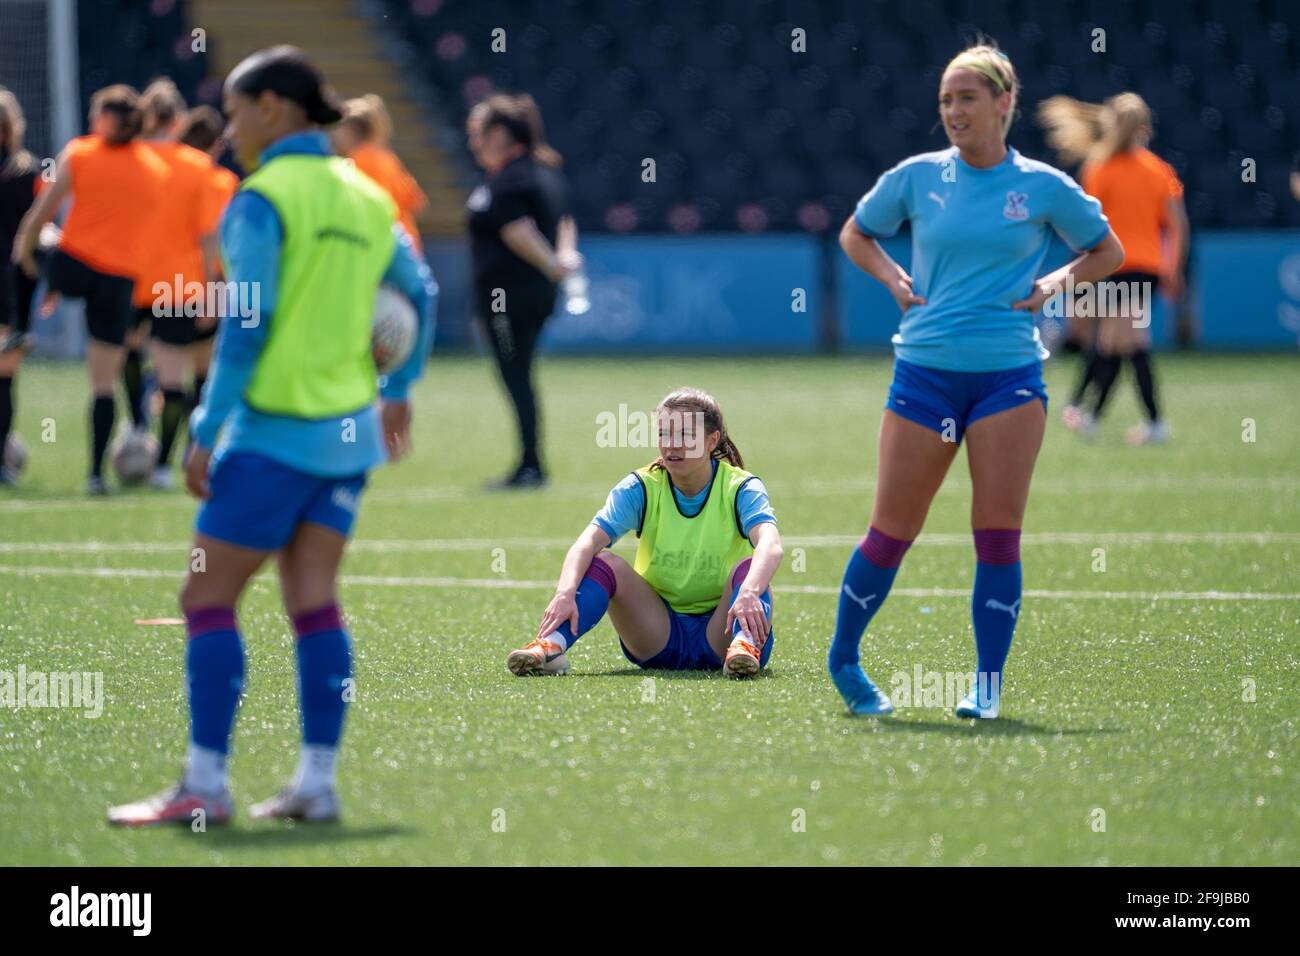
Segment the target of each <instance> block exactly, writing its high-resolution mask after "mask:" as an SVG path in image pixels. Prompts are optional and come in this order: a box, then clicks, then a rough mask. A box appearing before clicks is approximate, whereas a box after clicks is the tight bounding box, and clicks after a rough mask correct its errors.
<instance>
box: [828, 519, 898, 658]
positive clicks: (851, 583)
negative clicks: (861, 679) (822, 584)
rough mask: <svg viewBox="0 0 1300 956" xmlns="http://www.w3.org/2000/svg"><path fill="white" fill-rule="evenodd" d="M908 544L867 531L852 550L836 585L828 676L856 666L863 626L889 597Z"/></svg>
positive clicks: (864, 627) (875, 530)
mask: <svg viewBox="0 0 1300 956" xmlns="http://www.w3.org/2000/svg"><path fill="white" fill-rule="evenodd" d="M911 544H912V542H910V541H902V540H900V539H898V538H892V537H890V536H889V535H887V534H885V533H884V532H883V531H880V530H878V529H876V528H871V529H870V530H869V531H868V532H867V536H866V537H865V538H863V539H862V543H861V544H859V545H858V546H857V548H855V549H854V551H853V554H852V555H851V556H850V557H849V563H848V566H847V567H846V568H845V569H844V581H843V583H842V584H841V585H840V604H839V610H838V612H837V613H836V615H835V636H834V637H833V638H831V649H830V653H829V654H828V655H827V658H826V663H827V666H828V667H829V668H830V670H831V672H832V673H835V672H836V671H839V670H841V669H842V668H845V667H855V666H858V664H859V656H858V645H859V644H861V642H862V634H863V632H864V631H866V629H867V624H868V623H870V621H871V618H872V617H874V616H875V613H876V611H878V610H879V609H880V605H882V604H883V603H884V602H885V598H886V597H887V596H888V595H889V589H890V588H891V587H892V586H893V584H894V578H895V577H896V576H897V574H898V566H899V564H900V563H901V562H902V560H903V555H904V554H906V553H907V549H908V548H909V547H910V546H911Z"/></svg>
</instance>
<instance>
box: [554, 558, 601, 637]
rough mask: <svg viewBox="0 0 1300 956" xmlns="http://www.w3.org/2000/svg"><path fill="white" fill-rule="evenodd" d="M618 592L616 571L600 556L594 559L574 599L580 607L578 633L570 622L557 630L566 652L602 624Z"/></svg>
mask: <svg viewBox="0 0 1300 956" xmlns="http://www.w3.org/2000/svg"><path fill="white" fill-rule="evenodd" d="M617 590H618V580H617V579H616V578H615V577H614V569H613V568H611V567H610V566H609V565H608V564H606V563H605V562H604V561H602V560H601V559H600V557H599V556H597V557H594V558H592V559H591V566H590V567H589V568H587V573H586V574H584V575H583V576H582V580H581V581H579V582H578V592H577V594H575V595H574V598H573V600H574V602H575V603H576V604H577V605H578V633H577V634H574V633H573V628H572V627H570V626H569V622H568V621H565V622H564V623H563V624H561V625H560V626H559V627H557V628H556V629H555V634H558V635H560V637H562V638H563V639H564V647H565V649H566V650H567V649H568V648H570V647H572V646H573V645H574V643H576V642H577V640H578V638H580V637H582V635H584V634H586V633H587V632H588V631H590V630H591V629H592V628H593V627H595V626H596V625H597V624H599V623H600V619H601V618H602V617H604V616H605V612H606V611H607V610H609V602H610V601H611V600H612V599H613V597H614V593H615V592H616V591H617ZM543 636H546V635H543Z"/></svg>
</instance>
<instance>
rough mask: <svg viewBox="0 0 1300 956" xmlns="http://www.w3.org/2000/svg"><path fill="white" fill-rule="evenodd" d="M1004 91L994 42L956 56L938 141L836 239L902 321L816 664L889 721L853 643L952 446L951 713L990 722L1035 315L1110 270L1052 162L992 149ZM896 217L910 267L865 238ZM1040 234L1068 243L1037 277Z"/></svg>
mask: <svg viewBox="0 0 1300 956" xmlns="http://www.w3.org/2000/svg"><path fill="white" fill-rule="evenodd" d="M1019 92H1020V86H1019V82H1018V81H1017V79H1016V73H1015V69H1014V67H1013V66H1012V65H1011V61H1010V60H1009V59H1008V58H1007V56H1006V55H1005V54H1004V53H1002V52H1001V51H1000V50H998V49H997V48H996V47H995V46H993V45H991V44H979V45H976V46H972V47H970V48H969V49H966V50H964V51H962V52H961V53H960V54H958V55H957V56H956V57H955V58H954V59H953V60H952V61H951V62H950V63H949V64H948V66H947V68H946V69H945V70H944V73H943V77H942V80H941V82H940V87H939V115H940V118H941V119H942V121H943V127H944V131H945V132H946V134H947V136H948V140H949V142H950V143H951V144H952V145H951V146H950V147H949V148H948V149H945V150H940V151H938V152H933V153H922V154H920V155H917V156H913V157H911V158H909V159H905V160H904V161H903V162H901V163H899V164H898V165H897V166H895V167H894V168H893V169H891V170H889V171H888V172H886V173H885V174H884V175H882V176H881V177H880V179H879V180H878V181H877V182H876V185H875V186H874V187H873V188H872V190H871V191H870V192H869V193H867V194H866V196H864V197H863V198H862V200H861V201H860V202H859V203H858V207H857V210H856V211H855V212H854V214H853V216H852V217H851V218H850V219H849V220H848V221H847V222H846V223H845V224H844V228H843V229H842V230H841V232H840V244H841V246H842V247H843V248H844V252H845V254H846V255H848V257H849V258H850V259H851V260H852V261H853V263H854V264H855V265H857V266H858V268H860V269H862V270H863V271H864V272H866V273H867V274H868V275H870V276H872V277H873V278H875V279H877V280H878V281H879V282H881V283H883V284H884V285H885V287H886V288H888V289H889V291H890V294H891V295H893V297H894V299H895V301H896V302H897V303H898V306H899V308H900V309H901V310H902V313H903V317H902V321H901V323H900V326H899V331H898V334H896V335H895V336H894V351H895V365H894V380H893V383H892V384H891V385H890V389H889V399H888V402H887V403H886V406H885V412H884V419H883V422H882V424H881V430H880V445H879V449H880V450H879V459H878V462H877V471H876V497H875V505H874V507H873V509H872V515H871V527H870V530H869V531H868V533H867V536H866V537H865V538H864V539H863V540H862V543H861V544H860V545H859V546H858V548H857V549H856V550H855V551H854V552H853V554H852V556H851V557H850V559H849V563H848V566H847V568H846V569H845V571H844V580H843V584H842V587H841V593H840V602H839V612H838V615H837V618H836V622H835V635H834V638H833V639H832V641H831V647H830V654H829V657H828V662H827V663H828V666H829V669H830V674H831V679H832V680H833V681H834V683H835V686H836V687H837V688H838V689H839V691H840V694H841V695H842V696H843V698H844V700H845V702H846V703H847V704H848V705H849V708H850V709H851V710H852V711H853V712H854V713H858V714H868V715H876V716H884V715H886V714H889V713H892V711H893V704H892V703H891V702H890V700H889V698H888V697H887V696H886V695H885V694H884V693H882V692H881V691H880V690H879V689H878V688H877V687H876V686H875V685H874V684H873V683H872V682H871V681H870V679H868V677H867V675H866V673H864V671H863V670H862V667H861V666H860V664H859V658H858V654H859V644H860V642H861V639H862V634H863V631H864V630H865V628H866V626H867V623H868V622H869V621H870V620H871V618H872V616H873V615H874V614H875V613H876V611H878V610H879V609H880V605H881V604H882V603H883V602H884V600H885V597H886V596H887V595H888V593H889V588H890V586H891V585H892V583H893V580H894V576H895V575H896V574H897V572H898V566H899V564H900V562H901V561H902V559H903V555H904V554H905V553H906V551H907V549H908V547H909V546H910V545H911V543H912V541H913V540H914V539H915V538H916V536H917V535H918V534H919V533H920V531H921V527H922V525H923V524H924V523H925V516H926V513H927V511H928V510H929V507H930V502H931V500H932V499H933V498H934V495H935V493H936V492H937V491H938V490H939V486H940V485H941V484H942V483H943V479H944V475H946V474H947V472H948V467H949V466H950V465H951V464H952V461H953V459H954V458H955V457H956V455H957V448H958V446H959V445H960V444H961V441H962V439H963V438H964V439H965V440H966V447H967V459H968V462H969V466H970V474H971V485H972V488H973V499H972V502H971V527H972V529H973V532H974V538H975V559H976V565H975V586H974V590H973V593H972V595H971V616H972V618H973V623H974V627H975V644H976V650H977V654H978V659H979V661H978V671H977V674H978V679H977V681H976V683H975V686H974V687H973V688H972V690H971V693H970V694H969V695H968V696H967V698H966V699H965V700H964V701H962V703H961V704H960V705H959V706H958V707H957V715H958V716H959V717H978V718H992V717H996V716H997V715H998V712H999V707H1000V699H1001V677H1002V667H1003V663H1004V662H1005V660H1006V657H1007V652H1008V651H1009V650H1010V647H1011V638H1012V634H1013V633H1014V631H1015V626H1016V621H1017V618H1018V617H1019V614H1020V592H1021V568H1020V527H1021V522H1022V520H1023V518H1024V514H1025V505H1026V502H1027V499H1028V497H1029V482H1030V478H1031V476H1032V475H1033V470H1034V461H1035V459H1036V458H1037V456H1038V449H1039V446H1040V445H1041V443H1042V440H1043V431H1044V427H1045V424H1046V421H1047V392H1046V390H1045V388H1044V386H1043V379H1042V359H1043V358H1045V357H1046V354H1047V353H1046V351H1045V350H1044V349H1043V347H1042V345H1041V343H1040V342H1039V339H1038V333H1037V330H1036V329H1035V327H1034V319H1033V316H1034V313H1035V312H1036V311H1037V310H1038V308H1039V307H1040V306H1041V305H1042V304H1043V302H1045V301H1046V300H1047V299H1048V298H1050V296H1051V295H1052V294H1053V290H1054V289H1055V288H1056V287H1058V286H1060V285H1061V284H1063V283H1064V282H1065V281H1066V279H1067V278H1068V277H1071V276H1072V277H1073V281H1074V282H1076V283H1079V282H1093V281H1096V280H1098V279H1101V278H1103V277H1104V276H1106V275H1107V274H1109V273H1110V272H1112V271H1114V270H1115V269H1116V268H1118V267H1119V265H1120V263H1121V262H1122V261H1123V257H1124V253H1123V249H1122V247H1121V246H1120V243H1119V240H1118V239H1116V238H1115V235H1114V234H1113V233H1112V232H1111V230H1110V226H1109V225H1108V224H1107V222H1106V218H1105V216H1104V215H1102V211H1101V206H1100V204H1099V203H1098V202H1097V201H1096V200H1095V199H1093V198H1091V197H1089V196H1087V195H1085V194H1084V192H1083V191H1082V190H1081V189H1080V188H1079V186H1078V185H1077V184H1076V183H1075V182H1074V180H1072V179H1071V178H1070V177H1069V176H1067V175H1065V174H1064V173H1062V172H1060V171H1059V170H1057V169H1054V168H1052V167H1051V166H1048V165H1047V164H1045V163H1041V162H1038V161H1036V160H1032V159H1028V158H1026V157H1024V156H1021V155H1020V154H1019V153H1018V152H1016V150H1015V149H1011V148H1008V146H1007V144H1006V135H1007V129H1008V128H1009V127H1010V125H1011V120H1012V117H1013V115H1014V113H1015V108H1016V100H1017V97H1018V95H1019ZM904 220H907V221H909V222H910V223H911V228H912V250H913V251H912V272H911V274H909V273H908V272H906V271H905V270H904V269H903V268H902V267H901V266H900V265H899V264H898V263H896V262H894V261H893V260H892V259H890V258H889V256H888V255H887V254H886V253H885V251H884V250H883V249H882V248H881V246H880V243H879V242H878V241H877V240H878V239H882V238H885V237H887V236H892V235H893V234H894V233H895V232H897V230H898V228H899V226H900V225H902V223H903V221H904ZM1053 232H1056V233H1057V234H1059V235H1060V236H1061V237H1062V238H1063V239H1064V240H1065V241H1066V242H1067V243H1068V244H1069V245H1070V246H1071V248H1073V249H1075V250H1083V251H1082V252H1081V253H1080V254H1079V256H1078V258H1076V259H1075V260H1074V261H1072V262H1070V263H1069V264H1068V265H1066V266H1063V267H1062V268H1060V269H1057V270H1055V271H1054V272H1051V273H1049V274H1048V275H1045V276H1042V277H1039V270H1040V269H1041V267H1042V264H1043V260H1044V257H1045V256H1046V255H1047V250H1048V245H1049V243H1050V241H1051V238H1052V233H1053Z"/></svg>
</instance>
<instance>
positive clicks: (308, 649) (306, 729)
mask: <svg viewBox="0 0 1300 956" xmlns="http://www.w3.org/2000/svg"><path fill="white" fill-rule="evenodd" d="M293 628H294V631H295V633H297V635H298V696H299V700H300V702H301V704H302V739H303V743H305V744H312V745H316V746H322V747H337V746H338V744H339V739H340V738H341V737H342V736H343V717H344V715H345V714H346V713H347V707H348V704H347V702H348V698H349V697H350V696H351V695H350V694H348V693H347V690H348V689H349V685H348V684H346V683H345V681H349V680H350V679H351V677H352V653H351V648H350V644H349V641H348V633H347V631H345V630H344V629H343V617H342V615H341V614H340V613H339V608H338V605H336V604H329V605H326V606H325V607H323V608H319V609H317V610H315V611H308V612H307V613H306V614H298V615H295V616H294V619H293Z"/></svg>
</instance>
